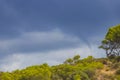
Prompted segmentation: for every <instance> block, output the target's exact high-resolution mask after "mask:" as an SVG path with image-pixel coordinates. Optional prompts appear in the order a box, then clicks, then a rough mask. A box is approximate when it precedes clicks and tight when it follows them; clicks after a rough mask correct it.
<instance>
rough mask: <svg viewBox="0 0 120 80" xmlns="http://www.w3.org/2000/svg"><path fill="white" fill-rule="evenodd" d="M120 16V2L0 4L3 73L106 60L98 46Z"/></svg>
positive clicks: (3, 0)
mask: <svg viewBox="0 0 120 80" xmlns="http://www.w3.org/2000/svg"><path fill="white" fill-rule="evenodd" d="M119 14H120V0H0V71H13V70H15V69H23V68H25V67H27V66H31V65H39V64H42V63H48V64H49V65H57V64H61V63H63V62H64V61H65V60H66V59H67V58H70V57H73V56H74V55H77V54H79V55H80V56H81V58H85V57H87V56H90V55H92V56H94V57H105V52H104V51H103V50H101V49H98V46H99V45H100V42H101V40H102V39H104V36H105V34H106V32H107V30H108V28H109V27H111V26H115V25H117V24H120V15H119Z"/></svg>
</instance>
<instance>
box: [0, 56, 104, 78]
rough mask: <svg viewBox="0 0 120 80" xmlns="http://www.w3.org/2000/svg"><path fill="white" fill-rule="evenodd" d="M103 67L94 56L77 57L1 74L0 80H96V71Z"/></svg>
mask: <svg viewBox="0 0 120 80" xmlns="http://www.w3.org/2000/svg"><path fill="white" fill-rule="evenodd" d="M102 67H103V64H102V63H101V62H98V61H96V60H95V59H94V58H93V57H92V56H89V57H87V58H85V59H80V56H79V55H76V56H75V57H73V58H69V59H67V60H66V61H65V62H64V63H63V64H60V65H56V66H49V65H48V64H42V65H36V66H31V67H27V68H26V69H23V70H15V71H13V72H1V73H0V80H94V78H95V77H93V76H94V75H95V70H96V69H101V68H102Z"/></svg>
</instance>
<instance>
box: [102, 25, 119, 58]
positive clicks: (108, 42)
mask: <svg viewBox="0 0 120 80" xmlns="http://www.w3.org/2000/svg"><path fill="white" fill-rule="evenodd" d="M100 48H102V49H104V50H105V51H106V55H107V57H111V56H112V57H114V56H115V57H116V56H120V25H117V26H114V27H111V28H109V30H108V32H107V34H106V36H105V38H104V40H103V41H102V45H101V46H100Z"/></svg>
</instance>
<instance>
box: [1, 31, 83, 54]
mask: <svg viewBox="0 0 120 80" xmlns="http://www.w3.org/2000/svg"><path fill="white" fill-rule="evenodd" d="M0 44H1V45H0V52H1V55H2V56H3V55H10V54H12V53H17V52H23V53H29V52H39V51H40V52H46V51H51V50H59V49H66V48H75V47H77V46H79V45H80V44H81V45H82V44H83V43H82V41H81V40H80V39H79V38H78V37H75V36H70V35H67V34H64V33H63V32H61V31H59V30H53V31H49V32H23V33H22V34H21V35H20V36H18V37H17V38H13V39H8V40H0Z"/></svg>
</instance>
